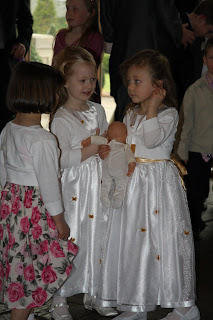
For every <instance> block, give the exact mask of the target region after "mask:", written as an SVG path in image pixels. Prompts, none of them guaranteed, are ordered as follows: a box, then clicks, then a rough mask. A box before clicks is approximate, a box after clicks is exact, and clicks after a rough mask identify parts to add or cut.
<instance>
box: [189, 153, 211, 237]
mask: <svg viewBox="0 0 213 320" xmlns="http://www.w3.org/2000/svg"><path fill="white" fill-rule="evenodd" d="M187 171H188V175H187V176H186V187H187V199H188V205H189V211H190V215H191V221H192V228H193V231H194V232H199V231H201V230H202V229H204V226H205V223H204V222H203V220H202V218H201V215H202V211H203V202H204V200H205V199H206V198H207V197H208V193H209V178H210V174H211V160H209V161H208V162H205V161H204V160H203V158H202V155H201V153H198V152H189V160H188V163H187Z"/></svg>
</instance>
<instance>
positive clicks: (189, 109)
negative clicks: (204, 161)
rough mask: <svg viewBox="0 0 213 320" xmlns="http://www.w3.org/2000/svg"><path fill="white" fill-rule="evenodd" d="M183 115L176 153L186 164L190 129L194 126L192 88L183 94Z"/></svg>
mask: <svg viewBox="0 0 213 320" xmlns="http://www.w3.org/2000/svg"><path fill="white" fill-rule="evenodd" d="M183 113H184V122H183V130H182V132H181V136H180V142H179V146H178V149H177V153H178V155H179V156H180V158H181V159H182V160H183V161H184V162H185V163H186V162H187V160H188V153H189V143H190V141H191V137H192V129H193V126H194V114H195V97H194V94H193V90H192V87H189V89H188V90H187V91H186V93H185V96H184V99H183Z"/></svg>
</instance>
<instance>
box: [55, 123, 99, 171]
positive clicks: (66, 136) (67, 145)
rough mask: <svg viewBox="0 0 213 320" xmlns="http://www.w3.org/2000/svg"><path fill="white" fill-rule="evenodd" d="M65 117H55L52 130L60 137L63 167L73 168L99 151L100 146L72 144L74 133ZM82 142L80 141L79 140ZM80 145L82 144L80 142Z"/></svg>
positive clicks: (61, 163)
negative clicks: (73, 145) (83, 146)
mask: <svg viewBox="0 0 213 320" xmlns="http://www.w3.org/2000/svg"><path fill="white" fill-rule="evenodd" d="M68 125H69V126H71V125H70V123H66V122H65V121H64V119H61V118H57V119H53V122H52V124H51V132H52V133H53V134H55V136H56V137H57V139H58V143H59V148H60V150H61V157H60V165H61V169H66V168H71V167H72V166H79V165H80V164H81V162H82V161H84V160H86V159H88V158H90V157H91V156H93V155H94V154H96V153H97V152H98V146H96V145H89V146H87V147H85V148H81V147H78V146H76V147H75V148H73V147H72V146H71V140H72V138H73V137H72V135H71V131H70V130H69V129H68V127H67V126H68ZM79 142H80V141H79ZM79 146H80V144H79Z"/></svg>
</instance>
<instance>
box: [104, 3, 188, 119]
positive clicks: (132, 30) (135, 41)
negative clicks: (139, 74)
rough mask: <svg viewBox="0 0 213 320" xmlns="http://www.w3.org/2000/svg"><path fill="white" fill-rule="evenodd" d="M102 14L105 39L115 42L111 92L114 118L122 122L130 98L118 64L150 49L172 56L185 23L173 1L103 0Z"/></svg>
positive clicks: (111, 69) (111, 63) (112, 57)
mask: <svg viewBox="0 0 213 320" xmlns="http://www.w3.org/2000/svg"><path fill="white" fill-rule="evenodd" d="M100 15H101V26H102V33H103V36H104V40H105V41H106V42H113V46H112V52H111V57H110V62H109V72H110V81H111V95H112V96H113V97H114V99H115V102H116V105H117V107H116V111H115V120H119V121H122V119H123V113H124V110H125V107H126V104H127V103H128V101H130V100H129V98H128V94H127V90H126V88H125V87H124V85H123V84H122V80H121V78H120V75H119V65H120V64H121V63H122V62H123V61H124V60H126V59H128V58H130V57H131V56H132V55H133V54H135V53H136V52H138V51H140V50H143V49H147V48H151V49H158V50H159V51H161V52H162V53H164V54H166V55H167V57H172V56H173V53H174V50H175V48H176V47H177V46H179V45H180V43H181V40H182V35H183V30H182V23H181V19H180V16H179V12H178V10H177V9H176V7H175V1H174V0H171V1H165V0H157V1H156V0H147V1H145V0H132V1H127V0H101V2H100Z"/></svg>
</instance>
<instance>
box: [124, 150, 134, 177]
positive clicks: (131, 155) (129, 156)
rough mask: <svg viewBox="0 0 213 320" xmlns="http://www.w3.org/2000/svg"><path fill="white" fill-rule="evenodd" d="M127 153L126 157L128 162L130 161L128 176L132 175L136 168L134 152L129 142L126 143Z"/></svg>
mask: <svg viewBox="0 0 213 320" xmlns="http://www.w3.org/2000/svg"><path fill="white" fill-rule="evenodd" d="M125 154H126V159H127V163H128V172H127V176H128V177H130V176H131V175H132V174H133V172H134V170H135V167H136V160H135V156H134V153H133V152H132V149H131V148H130V146H129V145H128V144H126V145H125Z"/></svg>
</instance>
